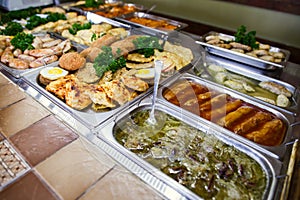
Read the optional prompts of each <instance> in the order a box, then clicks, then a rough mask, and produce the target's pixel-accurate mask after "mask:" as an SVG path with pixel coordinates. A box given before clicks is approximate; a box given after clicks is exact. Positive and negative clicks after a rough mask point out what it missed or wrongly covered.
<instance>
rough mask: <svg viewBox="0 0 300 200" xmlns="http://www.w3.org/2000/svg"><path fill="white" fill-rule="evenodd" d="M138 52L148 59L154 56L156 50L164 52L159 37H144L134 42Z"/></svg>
mask: <svg viewBox="0 0 300 200" xmlns="http://www.w3.org/2000/svg"><path fill="white" fill-rule="evenodd" d="M132 42H133V44H134V46H135V48H136V50H135V51H136V52H137V53H139V54H143V55H144V56H145V57H146V58H149V57H150V56H153V55H154V49H158V50H160V51H161V50H162V49H163V48H162V46H161V45H160V44H159V40H158V38H157V37H152V36H142V37H138V38H136V39H135V40H133V41H132Z"/></svg>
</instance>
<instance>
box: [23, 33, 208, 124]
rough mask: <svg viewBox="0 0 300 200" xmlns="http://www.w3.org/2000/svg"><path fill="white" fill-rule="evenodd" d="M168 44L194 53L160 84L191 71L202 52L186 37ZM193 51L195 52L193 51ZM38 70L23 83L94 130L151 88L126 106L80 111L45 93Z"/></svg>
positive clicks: (171, 40) (26, 75)
mask: <svg viewBox="0 0 300 200" xmlns="http://www.w3.org/2000/svg"><path fill="white" fill-rule="evenodd" d="M131 33H132V34H136V32H131ZM167 41H170V42H175V43H177V44H179V43H181V44H182V46H186V47H188V48H194V49H192V51H193V52H195V53H194V55H193V57H194V59H193V60H192V62H191V63H189V64H188V65H186V66H184V67H183V68H181V69H180V70H179V71H175V72H174V74H166V76H165V77H163V78H162V80H161V83H164V82H167V81H168V80H169V79H171V78H172V76H173V75H175V74H179V73H181V72H183V71H187V70H189V69H191V67H192V66H193V63H195V62H197V60H198V59H200V58H201V56H200V54H197V53H198V52H200V51H202V50H201V48H199V45H197V44H196V43H195V41H194V40H192V39H190V38H189V37H188V36H185V35H182V36H179V37H176V38H172V37H168V40H167ZM194 50H195V51H194ZM39 71H40V70H35V71H33V72H31V73H30V72H29V73H26V74H24V76H23V79H24V81H25V82H26V83H27V84H29V85H30V86H32V87H34V88H36V89H37V90H38V91H39V92H40V93H41V94H43V95H45V96H46V97H47V98H49V99H50V100H51V101H52V102H53V103H54V104H56V105H58V106H59V107H61V108H62V109H64V110H66V111H67V112H68V113H70V114H71V115H72V116H74V118H76V119H77V120H78V121H80V122H81V123H83V124H85V125H86V126H87V127H90V128H92V129H94V128H96V127H97V126H98V125H100V124H101V123H102V122H104V121H105V120H107V119H108V118H109V117H111V116H113V115H115V114H116V113H117V112H118V111H119V110H120V109H122V108H124V107H126V106H128V105H130V104H131V103H133V102H134V101H136V100H137V99H139V98H140V97H141V96H142V95H143V94H145V93H149V92H152V87H150V88H149V89H148V90H147V91H146V92H145V93H142V94H140V95H139V96H138V97H136V98H135V99H134V100H132V101H129V102H127V103H126V104H124V105H122V106H121V107H118V108H115V109H112V110H109V111H106V112H96V111H94V110H93V109H92V108H90V107H88V108H86V109H84V110H82V111H78V110H75V109H73V108H71V107H69V106H68V105H67V104H65V102H63V101H62V100H60V99H59V98H57V97H56V96H55V95H54V94H51V93H50V92H48V91H46V89H45V88H44V87H43V86H41V85H40V84H39V82H38V80H37V78H38V75H39Z"/></svg>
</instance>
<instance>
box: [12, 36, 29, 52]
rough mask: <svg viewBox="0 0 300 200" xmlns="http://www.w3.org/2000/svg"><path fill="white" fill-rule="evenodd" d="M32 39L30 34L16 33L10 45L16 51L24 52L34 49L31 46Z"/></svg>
mask: <svg viewBox="0 0 300 200" xmlns="http://www.w3.org/2000/svg"><path fill="white" fill-rule="evenodd" d="M34 38H35V37H34V36H33V35H31V34H26V33H24V32H20V33H17V35H16V36H15V37H14V38H13V39H12V40H11V44H12V45H13V46H14V47H15V48H16V49H21V50H22V51H25V50H26V49H28V50H30V49H34V47H33V46H32V42H33V40H34Z"/></svg>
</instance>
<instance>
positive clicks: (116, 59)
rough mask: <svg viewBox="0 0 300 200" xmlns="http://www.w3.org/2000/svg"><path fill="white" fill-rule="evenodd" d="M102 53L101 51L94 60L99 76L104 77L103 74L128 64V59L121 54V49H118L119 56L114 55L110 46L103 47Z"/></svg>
mask: <svg viewBox="0 0 300 200" xmlns="http://www.w3.org/2000/svg"><path fill="white" fill-rule="evenodd" d="M102 51H103V52H102V53H100V54H99V55H98V56H97V58H96V59H95V62H94V68H95V70H96V73H97V76H99V77H102V76H103V74H104V73H105V72H107V71H109V70H111V71H112V72H115V71H117V70H118V69H120V68H122V67H125V66H126V59H125V58H124V57H123V56H121V50H120V49H118V51H117V56H114V55H113V53H112V49H111V47H109V46H104V47H102Z"/></svg>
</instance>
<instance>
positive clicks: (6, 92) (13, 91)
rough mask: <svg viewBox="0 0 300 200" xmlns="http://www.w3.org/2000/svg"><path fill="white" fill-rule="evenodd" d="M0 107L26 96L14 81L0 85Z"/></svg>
mask: <svg viewBox="0 0 300 200" xmlns="http://www.w3.org/2000/svg"><path fill="white" fill-rule="evenodd" d="M0 91H1V94H0V109H2V108H4V107H7V106H9V105H11V104H13V103H15V102H18V101H20V100H21V99H24V98H25V97H26V95H25V93H24V92H23V91H22V90H20V89H19V87H18V86H17V85H15V84H14V83H9V84H6V85H2V86H0Z"/></svg>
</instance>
